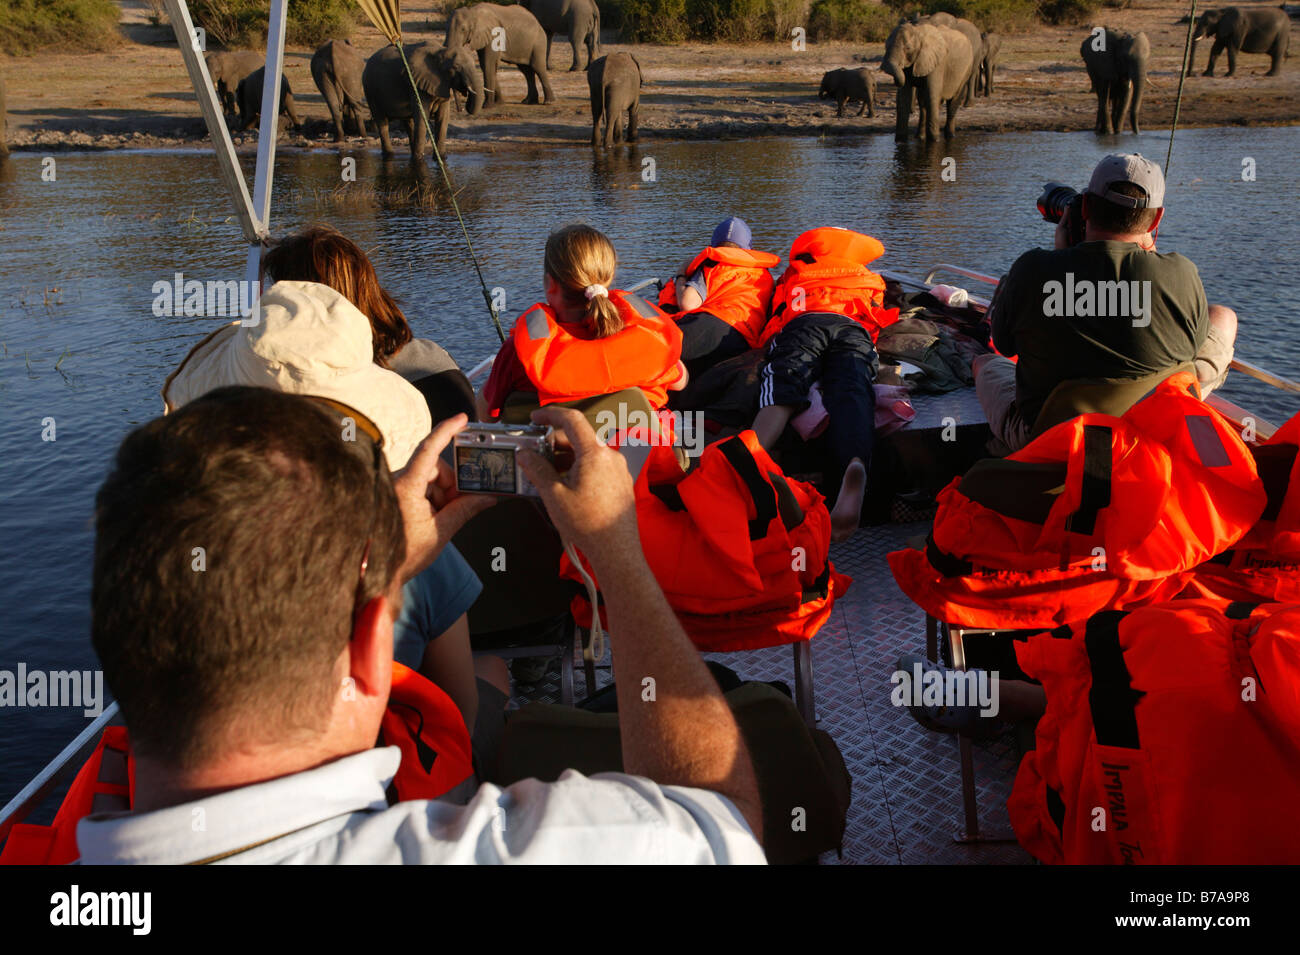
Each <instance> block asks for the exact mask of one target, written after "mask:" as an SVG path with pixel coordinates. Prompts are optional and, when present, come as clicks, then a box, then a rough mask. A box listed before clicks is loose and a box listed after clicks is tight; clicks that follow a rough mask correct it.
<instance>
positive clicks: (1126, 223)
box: [1087, 182, 1160, 235]
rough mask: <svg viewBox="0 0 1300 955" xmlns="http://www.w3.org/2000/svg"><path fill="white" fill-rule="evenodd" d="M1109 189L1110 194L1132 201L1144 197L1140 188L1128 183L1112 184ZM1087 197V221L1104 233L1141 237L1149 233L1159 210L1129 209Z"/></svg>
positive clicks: (1095, 196) (1104, 200)
mask: <svg viewBox="0 0 1300 955" xmlns="http://www.w3.org/2000/svg"><path fill="white" fill-rule="evenodd" d="M1110 188H1111V191H1112V192H1118V193H1119V194H1120V195H1122V196H1132V197H1133V198H1134V199H1140V198H1142V197H1143V196H1144V195H1146V193H1145V192H1144V191H1143V190H1142V187H1140V186H1135V185H1133V184H1132V183H1129V182H1117V183H1114V184H1112V185H1111V187H1110ZM1087 196H1088V215H1087V220H1088V221H1089V222H1091V223H1092V224H1093V226H1094V227H1096V228H1098V229H1102V230H1103V231H1105V232H1122V233H1127V234H1130V235H1141V234H1142V233H1144V232H1150V231H1151V226H1152V225H1153V224H1154V223H1155V221H1156V215H1157V214H1158V213H1159V212H1160V210H1159V209H1130V208H1128V207H1127V206H1120V205H1116V204H1115V203H1113V202H1110V201H1108V200H1106V199H1103V198H1102V197H1101V196H1098V195H1094V194H1093V193H1087Z"/></svg>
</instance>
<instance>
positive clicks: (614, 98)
mask: <svg viewBox="0 0 1300 955" xmlns="http://www.w3.org/2000/svg"><path fill="white" fill-rule="evenodd" d="M587 87H588V89H590V91H591V145H592V146H596V145H603V146H604V147H605V148H606V149H608V148H609V147H611V146H613V145H614V143H615V141H616V140H619V139H624V140H625V141H626V142H629V143H632V142H636V116H637V111H638V110H639V109H640V107H641V64H640V63H638V62H637V59H636V57H634V56H633V55H632V54H631V53H611V54H609V55H608V56H602V57H601V58H600V59H598V60H592V61H591V62H590V63H589V64H587ZM623 110H627V135H626V136H624V135H623ZM602 119H603V120H604V123H605V129H604V136H603V137H602V136H601V135H600V133H601V120H602Z"/></svg>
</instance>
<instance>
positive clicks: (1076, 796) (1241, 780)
mask: <svg viewBox="0 0 1300 955" xmlns="http://www.w3.org/2000/svg"><path fill="white" fill-rule="evenodd" d="M1016 652H1017V657H1018V661H1019V665H1020V667H1021V668H1022V669H1023V670H1024V671H1025V672H1026V673H1028V674H1029V675H1030V676H1032V677H1034V678H1035V679H1037V680H1039V681H1041V682H1042V684H1043V689H1044V690H1045V691H1046V694H1047V711H1046V713H1045V714H1044V715H1043V717H1042V718H1041V719H1040V720H1039V721H1038V726H1037V729H1036V737H1037V742H1036V746H1035V749H1034V750H1033V751H1032V752H1030V753H1028V754H1026V756H1025V758H1024V760H1023V761H1022V762H1021V763H1020V769H1019V771H1018V772H1017V774H1016V782H1015V786H1014V788H1013V789H1012V793H1011V798H1010V799H1009V800H1008V801H1007V810H1008V812H1009V814H1010V816H1011V824H1012V826H1013V827H1014V829H1015V831H1016V838H1017V839H1018V840H1019V841H1020V844H1021V845H1022V846H1024V847H1025V848H1026V849H1027V850H1029V852H1031V853H1032V854H1033V855H1034V856H1035V857H1036V858H1038V859H1039V860H1041V861H1043V862H1048V863H1069V864H1107V863H1115V864H1126V865H1150V864H1180V865H1251V864H1256V865H1258V864H1280V863H1286V864H1292V865H1294V864H1295V863H1297V862H1300V826H1297V825H1296V823H1295V813H1296V806H1297V805H1300V605H1296V604H1265V605H1262V606H1254V605H1250V604H1232V605H1229V606H1228V607H1227V608H1226V609H1225V608H1224V606H1223V605H1222V604H1216V603H1214V602H1212V601H1198V600H1175V601H1171V602H1169V603H1163V604H1159V605H1157V606H1152V607H1145V608H1143V609H1141V610H1135V611H1132V612H1130V613H1124V612H1115V611H1107V612H1106V613H1102V614H1099V615H1097V616H1095V617H1093V618H1092V619H1090V620H1089V621H1088V622H1087V624H1086V626H1085V625H1078V626H1075V627H1074V628H1073V633H1072V635H1070V636H1069V637H1068V638H1064V639H1056V638H1053V637H1052V636H1050V635H1041V636H1036V637H1031V638H1030V639H1029V640H1028V642H1026V643H1024V644H1020V645H1018V646H1017V648H1016Z"/></svg>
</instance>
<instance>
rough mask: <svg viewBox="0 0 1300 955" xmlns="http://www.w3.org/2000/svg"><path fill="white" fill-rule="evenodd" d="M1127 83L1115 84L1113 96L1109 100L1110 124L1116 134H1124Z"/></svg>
mask: <svg viewBox="0 0 1300 955" xmlns="http://www.w3.org/2000/svg"><path fill="white" fill-rule="evenodd" d="M1129 95H1130V90H1129V82H1128V80H1121V81H1120V82H1118V83H1116V84H1115V95H1114V96H1113V97H1112V98H1111V107H1110V110H1111V111H1110V122H1111V125H1112V126H1113V127H1114V128H1115V132H1116V134H1118V133H1122V132H1124V114H1125V113H1126V112H1127V111H1128V104H1129Z"/></svg>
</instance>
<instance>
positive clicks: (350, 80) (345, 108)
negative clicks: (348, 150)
mask: <svg viewBox="0 0 1300 955" xmlns="http://www.w3.org/2000/svg"><path fill="white" fill-rule="evenodd" d="M365 68H366V61H365V58H364V57H363V56H362V55H361V54H360V53H358V52H357V48H356V47H354V46H353V45H352V43H351V42H350V41H348V40H330V41H329V42H328V43H324V44H322V45H321V46H320V47H319V48H318V49H317V50H316V52H315V53H314V54H312V58H311V78H312V79H313V80H315V81H316V88H317V89H318V90H320V95H321V96H323V97H324V98H325V105H326V106H328V107H329V111H330V118H331V119H332V120H333V121H334V141H335V142H336V143H339V142H342V141H343V140H344V139H345V138H346V136H345V134H344V131H343V123H344V120H347V119H351V120H352V123H353V125H354V126H355V127H356V130H357V134H358V135H360V136H364V135H366V120H365V117H364V115H363V114H362V112H361V109H362V107H363V106H364V105H365V102H364V101H365V97H366V94H365V90H363V89H362V87H361V73H362V71H364V70H365Z"/></svg>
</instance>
